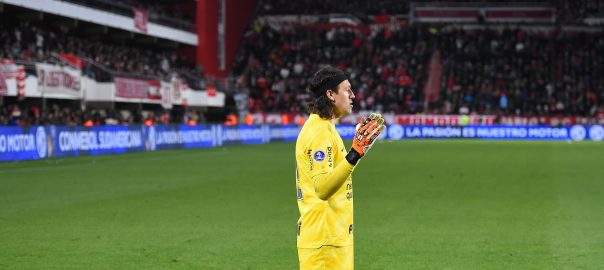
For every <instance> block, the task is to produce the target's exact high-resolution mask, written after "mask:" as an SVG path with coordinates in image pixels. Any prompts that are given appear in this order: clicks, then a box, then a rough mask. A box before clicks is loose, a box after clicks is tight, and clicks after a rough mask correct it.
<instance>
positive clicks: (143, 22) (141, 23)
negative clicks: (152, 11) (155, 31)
mask: <svg viewBox="0 0 604 270" xmlns="http://www.w3.org/2000/svg"><path fill="white" fill-rule="evenodd" d="M132 11H133V12H134V27H135V28H136V29H138V30H141V31H143V32H145V33H146V32H147V23H148V22H149V19H148V15H147V10H146V9H144V8H133V9H132Z"/></svg>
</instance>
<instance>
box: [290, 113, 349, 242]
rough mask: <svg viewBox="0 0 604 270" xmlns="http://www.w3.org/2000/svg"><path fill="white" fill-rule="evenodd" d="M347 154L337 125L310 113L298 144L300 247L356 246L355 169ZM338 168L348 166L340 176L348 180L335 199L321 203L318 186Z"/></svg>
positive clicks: (333, 197)
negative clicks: (354, 215)
mask: <svg viewBox="0 0 604 270" xmlns="http://www.w3.org/2000/svg"><path fill="white" fill-rule="evenodd" d="M346 154H347V151H346V148H345V146H344V142H343V141H342V138H341V137H340V134H338V132H337V130H336V127H335V125H334V124H332V123H331V122H330V121H328V120H325V119H322V118H321V117H319V116H318V115H316V114H311V115H310V117H309V119H308V121H306V123H304V126H303V127H302V130H301V131H300V134H299V135H298V140H297V142H296V188H297V193H298V209H299V210H300V219H299V220H298V229H297V233H298V248H319V247H321V246H323V245H329V246H350V245H352V244H353V193H352V177H351V176H350V174H351V173H352V170H353V169H354V166H353V165H351V164H350V163H348V161H346V159H345V156H346ZM341 162H344V163H342V164H340V163H341ZM338 165H342V166H344V167H346V168H345V169H346V173H344V174H339V175H337V177H346V178H347V179H346V181H345V182H344V184H343V185H342V186H341V187H340V188H339V189H338V190H337V191H336V193H335V194H334V195H333V196H331V197H330V198H328V199H327V200H322V199H321V198H319V197H318V196H317V194H316V183H317V181H322V180H325V179H326V178H327V176H329V175H330V173H332V172H333V171H334V168H335V167H337V166H338ZM340 168H342V167H340ZM338 171H341V170H338Z"/></svg>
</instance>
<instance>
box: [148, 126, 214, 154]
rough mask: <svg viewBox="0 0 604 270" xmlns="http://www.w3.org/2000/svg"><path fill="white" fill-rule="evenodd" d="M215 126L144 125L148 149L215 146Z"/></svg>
mask: <svg viewBox="0 0 604 270" xmlns="http://www.w3.org/2000/svg"><path fill="white" fill-rule="evenodd" d="M215 129H216V128H215V127H214V126H209V125H200V126H187V125H161V126H149V127H143V130H144V131H145V134H144V138H145V141H146V145H147V150H149V151H155V150H164V149H180V148H200V147H213V146H216V145H217V142H216V131H215Z"/></svg>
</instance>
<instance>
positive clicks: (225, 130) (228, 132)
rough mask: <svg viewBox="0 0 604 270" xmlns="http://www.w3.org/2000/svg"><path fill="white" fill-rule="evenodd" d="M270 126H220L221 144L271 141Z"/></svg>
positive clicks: (219, 137)
mask: <svg viewBox="0 0 604 270" xmlns="http://www.w3.org/2000/svg"><path fill="white" fill-rule="evenodd" d="M269 133H270V128H269V126H266V125H265V126H243V125H240V126H219V128H218V139H219V141H220V145H230V144H259V143H267V142H269V140H268V139H269Z"/></svg>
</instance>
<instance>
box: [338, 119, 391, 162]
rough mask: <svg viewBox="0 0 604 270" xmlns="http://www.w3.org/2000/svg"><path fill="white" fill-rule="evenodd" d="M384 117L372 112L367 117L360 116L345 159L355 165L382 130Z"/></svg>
mask: <svg viewBox="0 0 604 270" xmlns="http://www.w3.org/2000/svg"><path fill="white" fill-rule="evenodd" d="M383 124H384V119H383V118H382V115H380V114H375V113H372V114H371V115H370V116H369V118H365V117H361V119H360V120H359V124H358V125H357V131H356V133H355V134H354V138H353V139H352V149H350V152H348V154H347V155H346V160H347V161H348V162H349V163H350V164H352V165H356V164H357V162H359V160H360V159H361V158H362V157H363V156H365V154H367V152H368V151H369V149H371V147H372V146H373V144H374V143H375V141H376V139H377V137H378V136H379V135H380V133H381V132H382V131H383V130H384V128H385V127H384V125H383Z"/></svg>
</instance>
